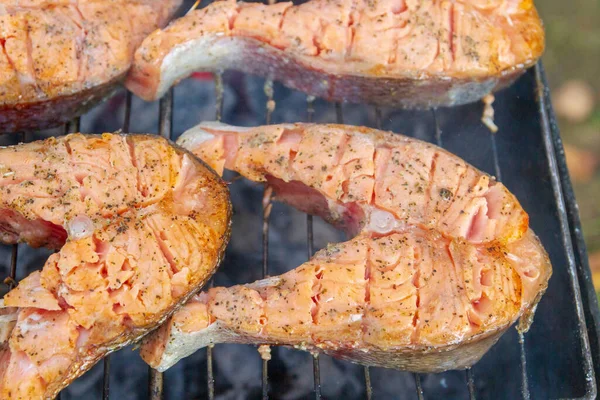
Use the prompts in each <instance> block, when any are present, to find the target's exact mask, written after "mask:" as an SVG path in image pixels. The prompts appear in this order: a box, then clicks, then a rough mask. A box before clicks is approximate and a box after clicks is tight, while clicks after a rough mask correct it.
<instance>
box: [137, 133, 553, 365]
mask: <svg viewBox="0 0 600 400" xmlns="http://www.w3.org/2000/svg"><path fill="white" fill-rule="evenodd" d="M179 143H180V144H181V145H182V146H184V147H185V148H187V149H190V150H191V151H193V152H194V154H196V155H198V156H200V157H201V158H202V159H204V160H205V161H206V162H207V163H209V164H210V165H212V166H213V168H215V169H216V170H217V171H219V172H221V171H223V168H227V169H232V170H235V171H237V172H239V173H240V174H242V175H243V176H245V177H247V178H249V179H251V180H253V181H259V182H265V183H266V184H267V185H270V186H271V187H272V188H273V189H274V190H275V193H276V198H277V199H279V200H281V201H283V202H286V203H288V204H290V205H292V206H294V207H296V208H298V209H300V210H303V211H305V212H308V213H311V214H316V215H320V216H321V217H323V218H325V219H326V220H328V221H329V222H331V223H333V224H335V225H337V226H339V227H341V228H343V229H344V230H345V231H346V232H348V233H349V234H350V235H354V237H353V238H352V239H351V240H349V241H347V242H345V243H337V244H331V245H329V246H328V247H327V248H325V249H323V250H321V251H319V252H318V253H317V254H316V255H314V256H313V257H312V258H311V259H310V260H309V261H308V262H306V263H305V264H303V265H301V266H299V267H298V268H296V269H295V270H292V271H290V272H287V273H285V274H283V275H281V276H277V277H270V278H267V279H263V280H260V281H257V282H254V283H251V284H247V285H240V286H234V287H231V288H223V287H219V288H213V289H210V290H209V291H208V292H206V293H201V294H199V295H197V296H195V297H194V298H193V299H192V300H191V301H190V302H189V303H188V304H186V305H185V306H184V307H183V308H182V309H181V310H179V311H178V312H177V313H175V314H174V315H173V316H172V317H171V319H170V320H169V321H168V322H167V323H166V324H165V325H163V326H162V327H161V328H160V329H159V330H158V331H156V332H154V333H153V334H152V336H151V337H150V338H149V339H148V340H147V341H146V343H145V344H144V346H143V348H142V356H143V357H144V359H145V360H146V361H147V362H148V363H149V364H150V365H151V366H153V367H154V368H157V369H159V370H161V371H162V370H165V369H167V368H168V367H170V366H171V365H173V364H174V363H175V362H177V361H178V360H179V359H180V358H182V357H185V356H187V355H189V354H191V353H192V352H193V351H194V350H196V349H198V348H200V347H203V346H207V345H209V344H213V343H222V342H227V343H254V344H273V345H288V346H294V347H297V348H300V349H306V350H309V351H311V352H324V353H326V354H329V355H331V356H333V357H337V358H342V359H346V360H349V361H353V362H357V363H361V364H365V365H372V366H379V367H391V368H399V369H404V370H410V371H416V372H439V371H444V370H448V369H458V368H466V367H469V366H471V365H472V364H474V363H475V362H476V361H477V360H479V359H480V358H481V356H482V355H483V354H484V353H485V352H486V351H487V350H488V349H489V348H490V346H492V345H493V344H494V343H495V342H496V341H497V340H498V338H499V337H500V335H501V334H502V333H503V332H504V331H505V330H506V329H508V327H509V326H510V325H511V324H513V323H514V322H515V321H516V320H517V319H518V318H519V317H521V318H522V326H521V328H522V329H523V330H526V329H527V327H528V324H529V323H530V322H531V318H532V316H533V311H534V309H535V307H536V305H537V302H538V301H539V299H540V297H541V295H542V294H543V292H544V291H545V289H546V287H547V284H548V279H549V278H550V275H551V273H552V270H551V265H550V263H549V260H548V256H547V254H546V252H545V251H544V249H543V247H542V246H541V244H540V242H539V240H538V239H537V237H536V236H535V234H534V233H533V232H532V231H531V229H529V227H528V216H527V214H526V213H525V211H523V209H522V208H521V206H520V204H519V202H518V201H517V199H516V198H515V197H514V196H513V195H512V194H511V193H510V192H509V191H508V190H507V189H506V187H505V186H504V185H503V184H502V183H500V182H497V181H495V180H494V179H493V178H491V177H490V176H488V175H486V174H484V173H482V172H480V171H478V170H477V169H475V168H474V167H472V166H470V165H468V164H467V163H465V162H464V161H463V160H461V159H460V158H458V157H457V156H455V155H452V154H450V153H448V152H446V151H444V150H442V149H440V148H438V147H436V146H433V145H431V144H427V143H424V142H421V141H418V140H414V139H411V138H407V137H404V136H401V135H394V134H391V133H389V132H382V131H377V130H373V129H368V128H360V127H351V126H344V125H308V124H295V125H271V126H263V127H258V128H234V127H230V126H227V125H222V124H215V123H207V124H202V125H199V126H198V127H196V128H193V129H191V130H190V131H188V132H186V133H185V134H184V135H183V136H182V137H181V138H180V140H179Z"/></svg>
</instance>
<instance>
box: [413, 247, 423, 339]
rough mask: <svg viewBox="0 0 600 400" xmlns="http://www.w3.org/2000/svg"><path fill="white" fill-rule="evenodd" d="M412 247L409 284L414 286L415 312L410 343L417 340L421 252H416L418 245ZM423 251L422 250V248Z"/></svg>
mask: <svg viewBox="0 0 600 400" xmlns="http://www.w3.org/2000/svg"><path fill="white" fill-rule="evenodd" d="M417 246H418V242H417ZM417 246H415V247H413V249H414V257H413V271H414V273H413V277H412V279H411V284H412V285H413V287H414V288H415V296H416V299H415V305H416V307H415V314H414V315H413V319H412V326H413V332H412V334H411V337H410V342H411V343H417V341H418V340H419V332H420V331H419V307H421V291H420V290H419V289H420V287H419V279H420V278H421V271H420V270H419V267H420V266H421V262H420V260H419V258H420V255H421V253H420V252H418V251H417V250H418V249H419V247H417ZM423 251H424V250H423Z"/></svg>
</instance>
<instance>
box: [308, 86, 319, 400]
mask: <svg viewBox="0 0 600 400" xmlns="http://www.w3.org/2000/svg"><path fill="white" fill-rule="evenodd" d="M314 100H315V98H314V97H313V96H307V98H306V120H307V122H309V123H310V122H312V121H313V116H314V113H315V109H314V104H313V102H314ZM306 250H307V253H308V254H307V256H308V257H307V258H308V259H309V260H310V258H311V257H312V256H313V253H314V235H313V216H312V215H310V214H306ZM313 382H314V391H315V400H320V399H321V368H320V365H319V354H318V353H316V354H314V356H313Z"/></svg>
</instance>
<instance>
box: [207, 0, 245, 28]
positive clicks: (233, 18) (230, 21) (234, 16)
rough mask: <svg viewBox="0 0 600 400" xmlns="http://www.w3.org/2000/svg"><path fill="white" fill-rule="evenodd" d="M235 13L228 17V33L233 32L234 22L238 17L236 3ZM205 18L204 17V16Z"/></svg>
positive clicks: (238, 11)
mask: <svg viewBox="0 0 600 400" xmlns="http://www.w3.org/2000/svg"><path fill="white" fill-rule="evenodd" d="M234 11H235V12H234V13H233V14H232V15H231V17H229V20H228V21H227V22H228V24H229V25H228V28H229V32H230V33H231V31H233V30H234V29H235V21H236V19H237V17H238V15H239V14H240V6H239V5H238V4H237V3H236V5H235V10H234ZM205 16H206V15H205Z"/></svg>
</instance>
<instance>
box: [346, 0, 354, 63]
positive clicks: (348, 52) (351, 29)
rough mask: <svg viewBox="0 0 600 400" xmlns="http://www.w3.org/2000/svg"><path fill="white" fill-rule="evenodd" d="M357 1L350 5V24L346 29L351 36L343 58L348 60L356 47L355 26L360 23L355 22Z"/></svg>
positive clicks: (348, 18)
mask: <svg viewBox="0 0 600 400" xmlns="http://www.w3.org/2000/svg"><path fill="white" fill-rule="evenodd" d="M357 1H358V0H352V4H351V5H350V10H349V11H348V16H347V20H348V24H347V25H346V29H347V32H348V33H349V34H350V40H349V41H348V43H347V44H346V50H345V54H344V57H343V58H344V59H346V60H347V59H349V58H351V57H352V47H353V46H354V36H355V35H356V27H355V24H356V23H358V21H355V20H354V15H353V13H354V11H355V10H356V8H357Z"/></svg>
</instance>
